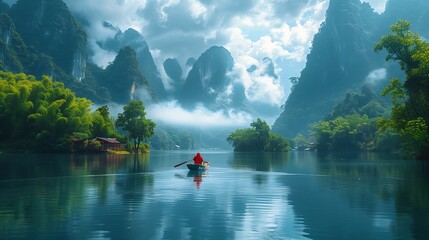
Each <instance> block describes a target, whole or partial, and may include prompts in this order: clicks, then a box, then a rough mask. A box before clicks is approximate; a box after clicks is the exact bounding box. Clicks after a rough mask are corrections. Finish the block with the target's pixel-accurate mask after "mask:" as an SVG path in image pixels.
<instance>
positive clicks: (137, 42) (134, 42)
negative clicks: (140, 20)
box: [98, 23, 168, 100]
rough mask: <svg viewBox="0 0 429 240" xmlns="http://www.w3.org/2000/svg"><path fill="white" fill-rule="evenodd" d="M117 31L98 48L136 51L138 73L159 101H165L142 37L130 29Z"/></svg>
mask: <svg viewBox="0 0 429 240" xmlns="http://www.w3.org/2000/svg"><path fill="white" fill-rule="evenodd" d="M105 26H110V28H111V25H110V24H107V23H106V24H105ZM117 31H118V32H117V34H116V35H115V37H114V38H111V39H108V40H106V41H104V42H99V43H98V44H99V46H100V47H101V48H103V49H105V50H109V51H115V52H118V51H119V49H120V48H123V47H126V46H131V47H132V48H133V49H134V50H135V51H136V54H137V60H138V63H139V68H140V71H141V72H142V74H143V76H144V77H145V78H146V79H147V81H148V82H149V85H150V87H151V88H152V89H153V91H154V93H155V94H156V96H157V97H158V98H159V99H160V100H164V99H166V98H167V97H168V93H167V91H166V89H165V86H164V83H163V82H162V79H161V76H160V74H159V71H158V68H157V67H156V65H155V62H154V60H153V57H152V54H151V53H150V51H149V47H148V45H147V42H146V40H145V39H144V37H143V36H142V35H141V34H140V33H139V32H137V31H136V30H134V29H132V28H129V29H127V30H126V31H125V32H122V31H121V30H117Z"/></svg>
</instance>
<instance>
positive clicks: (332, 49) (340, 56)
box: [273, 0, 429, 137]
mask: <svg viewBox="0 0 429 240" xmlns="http://www.w3.org/2000/svg"><path fill="white" fill-rule="evenodd" d="M405 2H406V3H405ZM428 10H429V1H426V0H412V1H401V0H389V1H388V2H387V5H386V10H385V12H384V13H383V14H381V15H380V14H377V13H375V12H374V11H373V10H372V9H371V7H370V5H369V4H368V3H361V2H360V1H359V0H331V1H330V4H329V7H328V10H327V14H326V20H325V22H324V23H323V24H322V25H321V27H320V29H319V32H318V33H317V34H316V35H315V37H314V40H313V45H312V49H311V52H310V54H309V55H308V56H307V63H306V67H305V68H304V69H303V70H302V72H301V76H300V77H299V82H298V84H297V85H296V86H295V87H294V90H293V91H292V93H291V94H290V95H289V97H288V99H287V101H286V103H285V105H284V111H283V112H282V113H281V114H280V116H279V117H278V118H277V120H276V121H275V123H274V125H273V131H274V132H277V133H280V134H281V135H283V136H287V137H294V136H296V134H298V133H302V134H306V133H307V131H308V129H309V126H310V124H312V123H314V122H317V121H319V120H322V119H323V118H324V116H325V115H326V114H327V113H329V112H330V111H331V110H332V108H333V107H334V105H335V104H336V103H337V102H339V101H340V100H342V99H343V98H344V96H345V94H346V92H348V91H356V90H358V89H359V88H360V87H361V86H362V85H363V84H364V82H365V81H366V77H367V76H368V75H369V74H370V72H371V71H373V70H375V69H379V68H385V69H386V70H387V71H386V72H387V75H386V78H385V79H383V81H381V82H380V85H379V86H378V87H376V88H375V90H376V91H379V89H380V87H382V86H384V85H385V84H386V83H387V81H388V80H389V79H390V77H392V76H402V74H401V72H400V71H399V69H398V66H397V65H395V64H392V63H386V62H385V60H384V56H383V54H376V53H374V51H373V48H374V44H375V42H376V41H378V40H379V39H380V37H381V36H382V35H383V34H386V33H388V31H389V27H390V25H392V24H394V23H395V22H396V21H398V20H399V19H402V18H403V19H406V20H409V21H410V22H411V24H414V25H413V26H414V27H413V29H414V30H415V31H417V32H418V33H420V34H423V36H427V34H429V31H428V29H427V28H425V23H428V22H429V14H428ZM422 19H425V20H422Z"/></svg>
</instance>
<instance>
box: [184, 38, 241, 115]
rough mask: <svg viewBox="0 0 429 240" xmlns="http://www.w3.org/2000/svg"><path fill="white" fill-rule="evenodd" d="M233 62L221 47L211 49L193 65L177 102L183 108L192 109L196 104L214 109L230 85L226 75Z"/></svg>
mask: <svg viewBox="0 0 429 240" xmlns="http://www.w3.org/2000/svg"><path fill="white" fill-rule="evenodd" d="M233 65H234V60H233V59H232V56H231V53H230V52H229V51H228V50H226V49H225V48H223V47H217V46H215V47H211V48H210V49H208V50H207V51H206V52H204V53H203V54H202V55H201V56H200V57H199V58H198V60H197V61H196V62H195V63H194V65H193V67H192V69H191V71H190V72H189V74H188V77H187V78H186V80H185V83H184V85H183V88H182V91H181V93H180V96H179V101H180V102H181V103H182V105H183V106H184V107H187V108H193V107H195V106H196V104H198V103H202V104H204V105H205V106H209V107H212V108H213V107H215V106H216V105H219V104H221V100H222V99H221V98H220V97H221V95H222V94H223V93H225V92H226V89H227V87H228V86H229V85H230V84H231V83H232V81H231V79H230V78H229V77H228V76H227V73H228V72H229V71H231V70H232V67H233Z"/></svg>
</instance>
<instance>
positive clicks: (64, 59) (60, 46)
mask: <svg viewBox="0 0 429 240" xmlns="http://www.w3.org/2000/svg"><path fill="white" fill-rule="evenodd" d="M10 15H11V17H12V19H13V20H14V23H15V25H16V29H17V32H19V33H20V35H21V36H22V38H23V40H24V42H25V43H26V44H27V45H28V46H31V47H33V48H35V49H36V50H37V51H39V52H41V53H43V54H46V55H48V56H52V58H53V60H54V62H55V63H56V65H57V66H58V67H60V68H61V69H62V70H64V72H65V73H66V74H70V75H71V76H73V77H74V79H75V80H77V81H81V80H82V79H83V78H84V77H85V69H86V61H87V42H86V33H85V31H84V30H83V29H82V28H81V27H80V26H79V24H78V23H77V21H76V20H75V18H74V17H73V16H72V14H71V13H70V11H69V9H68V8H67V6H66V4H65V3H64V2H63V1H61V0H18V1H17V2H16V3H15V4H14V5H13V6H12V7H11V9H10Z"/></svg>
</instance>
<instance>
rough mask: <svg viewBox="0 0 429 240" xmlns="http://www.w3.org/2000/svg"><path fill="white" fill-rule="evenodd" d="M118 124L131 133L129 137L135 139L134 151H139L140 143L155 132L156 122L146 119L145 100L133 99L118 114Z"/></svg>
mask: <svg viewBox="0 0 429 240" xmlns="http://www.w3.org/2000/svg"><path fill="white" fill-rule="evenodd" d="M116 125H117V126H118V127H122V128H123V129H124V130H125V131H127V132H128V133H129V137H130V138H131V139H132V140H133V148H134V151H135V152H137V151H138V150H139V149H140V144H141V143H142V142H143V141H145V140H148V139H149V138H150V137H151V136H152V135H153V134H154V129H155V125H156V124H155V123H154V122H153V121H152V120H150V119H146V112H145V107H144V105H143V102H142V101H138V100H132V101H131V102H130V103H129V104H128V105H126V106H124V112H123V113H120V114H119V115H118V119H117V120H116Z"/></svg>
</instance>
